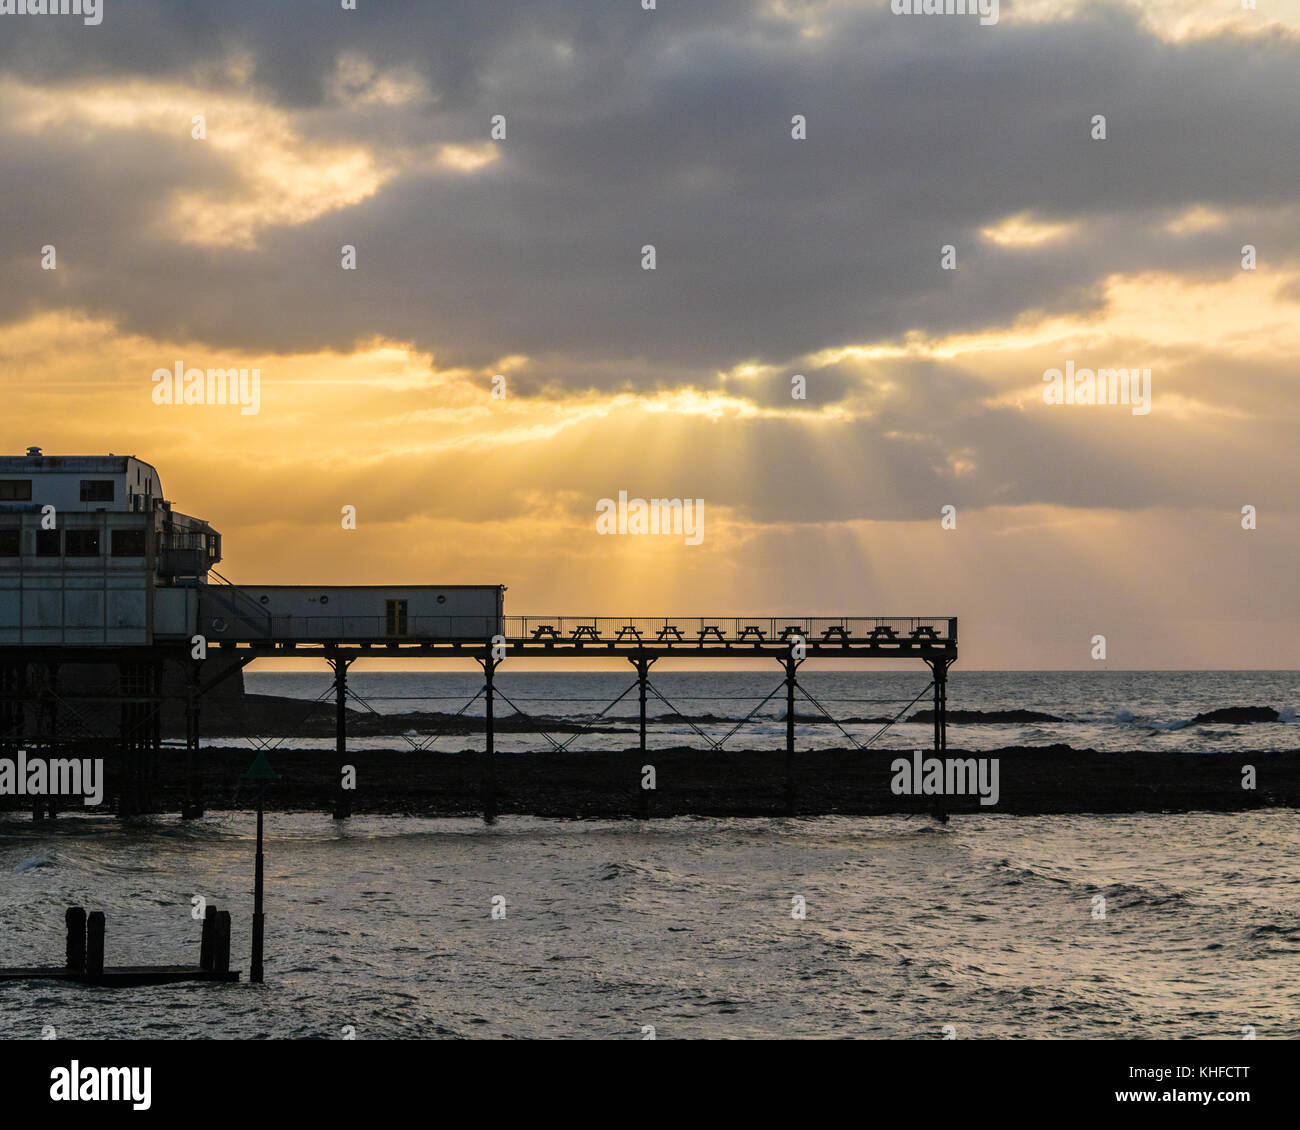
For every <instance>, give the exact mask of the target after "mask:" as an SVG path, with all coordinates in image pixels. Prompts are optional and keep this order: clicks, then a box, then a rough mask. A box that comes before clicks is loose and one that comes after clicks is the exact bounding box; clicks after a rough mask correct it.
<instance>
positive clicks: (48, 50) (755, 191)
mask: <svg viewBox="0 0 1300 1130" xmlns="http://www.w3.org/2000/svg"><path fill="white" fill-rule="evenodd" d="M335 8H336V6H335V5H331V4H328V3H318V4H305V3H304V4H295V3H277V4H251V3H250V4H234V3H198V4H158V5H149V4H126V3H119V4H115V5H110V6H109V8H108V10H107V14H106V18H105V21H104V23H103V25H102V26H101V27H99V28H81V27H80V26H79V25H76V24H75V23H73V24H68V23H65V22H63V21H60V20H51V21H48V22H46V23H40V22H37V23H35V24H34V23H33V22H31V21H30V20H29V21H26V22H20V23H18V24H16V25H15V32H14V34H12V35H9V36H7V37H6V38H5V40H4V44H5V46H4V47H3V48H2V49H0V66H3V67H5V68H6V69H7V70H8V71H9V72H10V73H16V74H18V75H20V76H22V77H23V78H25V79H27V80H29V81H40V82H43V83H49V84H53V85H54V86H56V87H57V85H59V84H62V83H67V82H70V81H74V80H81V79H84V78H86V77H87V76H116V77H147V78H151V79H157V78H166V77H168V76H173V77H176V78H178V79H179V78H185V77H186V76H189V75H193V74H196V73H199V72H201V71H202V69H203V68H204V67H209V68H211V67H214V66H215V65H216V64H217V63H218V62H219V61H220V60H221V59H222V58H223V57H225V56H226V55H228V54H229V53H230V52H233V51H239V50H243V51H246V52H249V53H251V55H252V57H253V59H254V60H255V65H254V70H253V75H254V79H253V82H254V88H255V89H256V91H257V93H258V95H259V97H261V98H263V99H265V100H267V101H269V102H272V103H274V104H276V105H278V106H280V107H283V108H287V109H289V110H295V111H296V110H303V109H309V108H316V110H317V113H315V114H313V115H312V116H310V118H309V119H304V120H303V124H302V129H303V130H304V133H305V134H306V135H308V136H309V137H311V138H313V139H317V140H338V141H352V142H362V143H376V139H379V142H380V143H382V144H385V145H387V144H391V145H417V144H429V143H433V142H438V141H451V142H463V141H470V140H475V141H482V140H486V136H487V130H488V125H489V120H490V117H491V115H492V114H494V113H504V114H506V115H507V117H508V120H509V138H508V140H507V141H506V143H505V144H504V145H503V146H502V153H501V157H502V159H501V161H500V162H499V163H498V164H497V165H496V166H495V167H492V168H489V169H486V170H483V171H481V172H479V173H478V174H476V175H472V176H458V175H454V174H446V173H429V172H426V171H414V170H412V171H408V172H407V173H405V174H403V175H401V176H399V177H398V178H397V179H396V180H394V181H392V182H390V183H389V184H388V185H387V186H385V187H384V188H382V189H381V190H380V191H379V192H378V193H377V194H375V195H374V196H372V197H370V198H368V199H366V200H364V201H362V202H361V203H360V204H358V205H355V206H353V207H350V208H346V209H343V210H341V211H336V212H330V213H327V214H325V215H323V216H321V217H319V218H318V219H316V220H314V221H312V222H310V223H306V224H303V225H300V226H296V227H280V228H272V229H268V230H266V231H264V232H263V233H262V234H261V238H260V246H259V248H258V249H257V250H254V251H231V250H225V249H211V248H201V247H185V246H178V245H176V244H174V243H170V242H166V241H163V240H161V239H159V238H157V237H156V236H154V235H153V234H151V232H152V225H153V223H154V221H155V220H156V218H157V215H158V212H159V210H160V209H161V208H163V207H164V206H165V203H166V201H167V200H168V199H169V198H170V195H171V194H172V193H173V192H174V191H175V190H177V189H178V188H185V187H190V188H193V187H196V186H198V187H210V186H214V185H216V186H219V185H221V184H222V182H223V180H226V179H228V178H230V177H232V175H234V174H235V173H236V172H237V170H231V169H229V168H225V167H222V166H221V164H220V162H219V161H217V160H216V159H214V158H212V157H210V156H208V155H205V154H204V153H203V152H202V151H201V146H199V145H198V143H192V142H190V141H189V140H188V137H187V131H186V130H185V129H184V128H183V127H180V128H178V135H177V136H178V138H180V139H181V140H180V141H179V142H172V141H164V140H161V139H159V138H158V136H157V135H156V134H150V135H139V134H133V133H131V132H125V131H115V132H113V133H111V134H107V133H106V134H105V135H103V137H102V139H101V140H100V142H98V143H91V144H86V143H81V142H76V141H73V140H71V139H62V138H60V137H59V136H58V135H57V133H51V134H46V135H43V136H41V137H39V138H37V139H35V140H32V139H29V138H26V137H20V138H17V139H14V138H9V139H7V140H6V151H7V156H6V161H5V165H4V172H3V180H4V187H5V189H6V195H7V198H8V199H11V200H18V201H20V202H21V203H20V204H19V213H20V216H21V219H22V223H21V225H7V227H6V235H5V236H4V237H3V238H4V246H3V254H4V256H5V258H6V260H7V264H6V265H7V269H6V271H5V272H4V280H3V284H2V285H3V288H4V290H3V294H2V295H0V298H3V299H4V301H5V304H6V309H8V310H10V311H19V310H21V309H23V302H24V296H25V295H26V294H27V292H29V291H30V281H31V280H30V277H29V271H28V270H27V269H20V268H26V267H27V266H28V265H29V263H30V261H31V259H32V245H33V241H36V242H43V241H44V239H43V238H42V237H40V235H39V233H43V232H48V231H51V230H57V231H59V232H60V233H62V238H63V240H64V243H65V247H63V248H61V249H60V250H61V252H63V253H65V254H67V255H68V256H69V259H70V260H73V261H77V262H79V263H80V264H81V266H82V268H83V269H82V270H81V271H80V272H79V273H78V274H77V275H75V277H73V279H72V280H71V282H70V283H65V287H66V289H65V290H64V292H63V293H64V300H65V301H66V302H67V303H69V304H73V305H79V306H82V307H85V308H88V309H90V310H92V311H95V312H98V313H104V314H109V315H112V316H115V317H118V318H120V319H122V322H123V325H124V327H125V328H128V329H134V330H139V331H142V332H145V333H149V334H152V335H156V336H160V337H167V336H175V335H177V334H179V333H191V334H195V335H198V336H200V337H202V338H204V339H205V340H207V341H209V342H210V343H212V344H214V345H220V346H226V347H230V348H247V349H264V348H274V349H282V350H290V349H315V348H320V347H322V346H329V347H336V348H346V347H348V346H349V345H350V344H351V343H352V342H354V341H356V340H359V339H365V338H368V337H371V336H372V335H374V334H376V333H379V334H384V335H388V336H391V337H394V338H397V339H400V340H411V341H414V342H415V343H417V345H419V346H420V347H422V348H425V349H429V350H432V351H433V352H435V353H436V354H437V356H438V358H439V361H440V362H442V363H450V364H473V365H486V364H489V363H490V362H491V361H492V360H493V359H494V358H497V357H500V356H503V355H505V354H509V353H526V354H530V355H547V356H549V357H552V358H569V359H571V360H572V361H573V362H574V363H575V364H578V365H586V366H588V367H590V366H591V365H592V364H593V363H595V364H599V363H600V362H601V361H608V362H609V363H610V364H611V365H612V366H620V365H621V366H624V367H626V366H627V364H628V362H629V359H633V360H635V359H640V360H641V361H643V362H644V366H643V369H644V375H645V379H646V381H647V382H650V383H653V382H654V381H655V380H656V379H657V377H656V373H657V371H658V370H660V369H661V368H662V369H664V370H666V371H667V372H670V373H671V374H672V379H677V376H678V375H679V374H680V373H681V372H683V371H689V372H693V373H694V374H695V379H696V380H697V381H700V382H706V381H707V380H708V376H707V375H708V374H709V373H711V372H713V371H714V370H717V369H724V368H728V367H730V366H732V365H734V364H736V363H737V362H738V361H741V360H744V359H758V360H763V361H770V362H772V363H776V364H783V363H786V362H792V361H793V360H794V359H796V358H798V357H799V356H800V355H802V354H804V353H806V352H808V351H810V350H815V349H819V348H822V347H825V346H828V345H837V344H843V343H848V342H856V341H864V340H871V339H875V338H879V337H888V336H891V335H896V334H899V333H901V332H904V331H906V330H908V329H911V328H915V327H921V328H924V329H926V330H927V331H929V332H932V333H943V332H949V331H959V330H970V329H975V328H979V327H982V326H987V325H989V324H999V323H1003V322H1006V321H1008V320H1010V319H1013V318H1014V317H1016V316H1017V315H1019V314H1021V313H1023V312H1024V311H1026V310H1047V311H1053V310H1060V311H1064V310H1077V309H1079V308H1081V307H1085V308H1086V307H1087V306H1088V305H1090V304H1095V303H1096V302H1097V300H1098V294H1099V292H1098V291H1097V289H1096V286H1097V283H1098V282H1099V280H1100V279H1101V278H1102V277H1104V276H1105V275H1107V274H1110V273H1112V272H1117V271H1121V272H1122V271H1134V270H1143V269H1153V268H1161V267H1168V268H1172V269H1179V270H1188V269H1193V270H1194V269H1198V268H1199V269H1204V270H1208V271H1216V270H1217V271H1221V272H1227V271H1229V270H1231V269H1233V268H1234V266H1235V255H1234V254H1233V252H1234V249H1235V247H1239V246H1240V242H1243V241H1242V240H1239V239H1237V238H1236V234H1235V233H1230V234H1229V235H1226V236H1222V237H1220V238H1219V239H1218V243H1217V244H1215V245H1214V246H1213V247H1212V246H1210V245H1208V244H1207V241H1206V240H1203V239H1202V240H1196V241H1188V240H1179V239H1173V238H1169V237H1168V236H1166V235H1164V234H1162V233H1160V232H1159V231H1158V230H1157V229H1156V228H1154V227H1153V224H1155V222H1156V220H1158V219H1160V218H1161V217H1162V216H1164V215H1165V214H1166V213H1169V212H1171V211H1172V210H1175V209H1177V208H1179V207H1183V206H1186V205H1189V204H1192V203H1196V202H1204V203H1208V204H1211V205H1222V206H1258V207H1268V206H1272V205H1276V204H1280V203H1282V202H1284V201H1287V200H1289V199H1291V198H1293V196H1294V184H1295V164H1294V154H1295V152H1296V151H1297V148H1298V147H1300V66H1298V65H1297V64H1298V63H1300V48H1298V47H1297V45H1296V44H1295V42H1294V41H1284V40H1278V41H1275V42H1265V43H1257V42H1252V43H1243V42H1241V41H1228V40H1209V41H1202V42H1196V43H1192V44H1179V45H1173V44H1167V43H1163V42H1161V41H1159V40H1157V39H1155V38H1153V37H1151V36H1150V35H1148V34H1146V33H1144V32H1142V31H1141V30H1140V29H1139V28H1138V27H1137V26H1136V25H1135V24H1134V22H1133V21H1132V19H1131V18H1130V17H1128V16H1125V15H1120V14H1116V13H1112V12H1107V11H1106V10H1105V9H1102V10H1100V14H1095V15H1086V16H1083V17H1080V18H1079V19H1077V20H1075V21H1072V22H1070V23H1049V24H1041V25H1030V26H1024V27H1017V26H1014V24H1013V23H1012V22H1010V21H1009V20H1005V19H1004V21H1003V22H1002V23H1001V24H1000V25H998V26H997V27H994V28H980V27H978V26H977V25H975V24H972V23H971V22H969V21H963V20H929V21H925V20H920V21H918V20H908V19H905V18H897V17H893V16H891V15H890V14H889V13H888V11H887V6H886V5H884V4H881V5H868V6H858V5H851V6H848V7H845V8H836V9H824V8H823V9H820V11H821V14H822V18H825V19H829V20H831V21H833V23H832V26H831V27H830V28H829V30H828V32H827V34H825V35H822V36H820V37H816V38H801V37H800V35H799V29H798V26H797V25H796V24H793V23H790V22H788V21H782V20H777V19H774V18H772V17H771V16H770V15H765V14H764V11H763V6H762V5H759V4H756V3H745V2H741V0H735V2H732V3H712V4H707V3H706V4H690V5H686V4H670V3H666V4H664V5H661V7H660V9H659V10H658V11H657V12H654V13H648V12H643V11H641V9H640V7H639V5H636V4H633V3H630V2H629V3H626V4H607V3H600V4H595V3H592V4H546V5H537V4H534V3H523V2H521V3H514V4H505V3H502V4H455V5H424V4H418V5H417V4H412V5H405V4H382V5H371V6H367V5H364V4H363V8H364V9H366V10H364V11H362V12H359V13H350V12H344V11H341V10H338V11H336V10H335ZM557 45H568V46H569V48H571V55H570V56H568V57H567V58H563V57H561V55H560V54H558V47H557ZM346 53H354V54H360V55H362V56H365V57H367V58H369V59H370V60H371V61H372V62H374V63H375V64H376V65H377V66H380V67H384V68H387V67H407V68H410V69H412V70H413V71H414V72H415V73H418V74H419V75H420V76H421V77H422V78H423V80H424V81H425V82H426V83H427V86H428V88H429V89H430V90H431V91H432V92H433V95H434V98H433V100H432V101H429V102H421V103H417V104H413V105H409V106H403V107H395V108H388V109H376V108H375V107H357V108H356V109H355V110H349V109H348V108H347V107H342V108H339V107H337V106H335V107H333V108H331V107H330V106H329V105H327V103H326V102H325V101H324V100H325V97H326V91H327V89H328V87H329V82H330V79H331V76H332V75H333V73H334V69H335V64H336V61H337V59H338V58H339V57H340V55H343V54H346ZM793 113H803V114H806V115H807V117H808V122H809V139H808V140H807V141H805V142H796V141H793V140H791V138H790V136H789V129H790V125H789V123H790V117H791V115H792V114H793ZM1093 113H1105V114H1106V115H1107V117H1108V121H1109V134H1110V138H1109V140H1108V141H1106V142H1104V143H1097V142H1093V141H1091V140H1090V138H1089V136H1088V125H1089V118H1090V116H1091V115H1092V114H1093ZM249 159H252V160H255V159H256V155H255V154H250V155H249ZM1022 210H1033V211H1035V212H1037V213H1041V214H1042V215H1044V216H1046V217H1048V218H1057V219H1066V220H1075V219H1077V220H1081V221H1082V222H1083V231H1084V233H1085V234H1084V237H1083V238H1080V239H1076V240H1073V241H1070V242H1068V243H1066V244H1064V245H1062V246H1060V247H1058V248H1053V249H1050V250H1044V251H1041V252H1036V253H1023V252H1008V251H1006V250H1004V249H999V248H995V247H990V246H988V245H987V244H985V243H982V242H981V241H980V240H979V239H978V236H977V233H978V230H979V228H980V227H981V226H983V225H985V224H988V223H990V222H992V221H994V220H996V219H997V218H999V217H1002V216H1005V215H1007V214H1009V213H1013V212H1018V211H1022ZM1295 238H1296V237H1295V232H1294V230H1291V231H1289V232H1283V233H1279V239H1285V241H1286V242H1285V243H1283V244H1281V245H1280V246H1279V245H1277V244H1276V243H1275V244H1274V246H1273V247H1272V248H1271V249H1270V251H1271V254H1272V255H1273V256H1274V257H1275V260H1282V259H1285V258H1288V257H1293V256H1294V255H1295V254H1296V244H1295ZM343 242H350V243H354V244H356V245H357V247H358V249H359V254H360V259H361V264H362V269H361V270H360V271H359V272H357V273H356V274H355V275H351V274H346V273H344V272H342V271H340V270H339V269H338V248H339V246H340V244H341V243H343ZM645 243H653V244H654V245H655V246H656V248H657V251H658V257H659V268H658V270H657V271H655V272H653V273H651V272H643V271H642V270H641V269H640V265H639V259H640V248H641V246H642V245H643V244H645ZM945 243H953V244H955V245H956V246H957V251H958V262H959V269H958V270H957V271H956V272H942V271H940V270H939V267H938V263H939V249H940V247H941V246H942V245H943V244H945ZM178 279H180V280H184V283H183V284H182V285H177V280H178Z"/></svg>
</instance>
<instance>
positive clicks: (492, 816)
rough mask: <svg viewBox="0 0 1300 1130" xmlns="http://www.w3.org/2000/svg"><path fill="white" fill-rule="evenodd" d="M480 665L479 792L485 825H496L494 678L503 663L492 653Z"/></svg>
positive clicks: (480, 658) (484, 657)
mask: <svg viewBox="0 0 1300 1130" xmlns="http://www.w3.org/2000/svg"><path fill="white" fill-rule="evenodd" d="M478 661H479V665H480V666H481V667H482V668H483V680H484V683H483V699H484V704H485V705H484V723H483V760H482V763H481V774H480V778H479V791H480V794H481V799H482V802H483V823H484V824H495V823H496V822H497V783H496V772H495V771H496V766H495V765H494V764H493V759H494V754H495V752H496V745H495V742H494V736H495V735H494V733H493V708H494V704H495V696H494V694H493V690H492V681H493V677H494V676H495V674H496V669H497V665H498V664H499V663H500V662H501V661H500V660H499V659H496V658H494V657H493V655H492V653H491V651H489V652H488V653H487V655H485V656H482V657H478Z"/></svg>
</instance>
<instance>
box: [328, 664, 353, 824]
mask: <svg viewBox="0 0 1300 1130" xmlns="http://www.w3.org/2000/svg"><path fill="white" fill-rule="evenodd" d="M326 658H327V659H328V661H329V665H330V666H331V667H332V668H333V669H334V752H335V753H336V754H338V759H339V786H338V790H337V793H336V795H335V799H334V819H335V820H346V819H347V818H348V817H349V816H351V815H352V798H351V797H350V796H349V795H348V792H347V790H346V789H344V788H343V777H342V773H343V765H344V764H345V763H346V761H347V756H348V668H349V667H350V666H351V665H352V664H353V663H354V662H355V661H356V657H355V656H347V655H340V654H339V653H338V650H337V649H335V650H334V652H333V654H331V655H328V656H326Z"/></svg>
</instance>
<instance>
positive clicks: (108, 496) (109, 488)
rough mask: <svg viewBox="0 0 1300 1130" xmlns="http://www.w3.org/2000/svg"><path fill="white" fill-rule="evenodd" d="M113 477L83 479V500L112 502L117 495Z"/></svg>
mask: <svg viewBox="0 0 1300 1130" xmlns="http://www.w3.org/2000/svg"><path fill="white" fill-rule="evenodd" d="M113 485H114V484H113V480H112V479H82V480H81V501H82V502H112V501H113V499H114V497H115V492H114V490H113Z"/></svg>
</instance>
